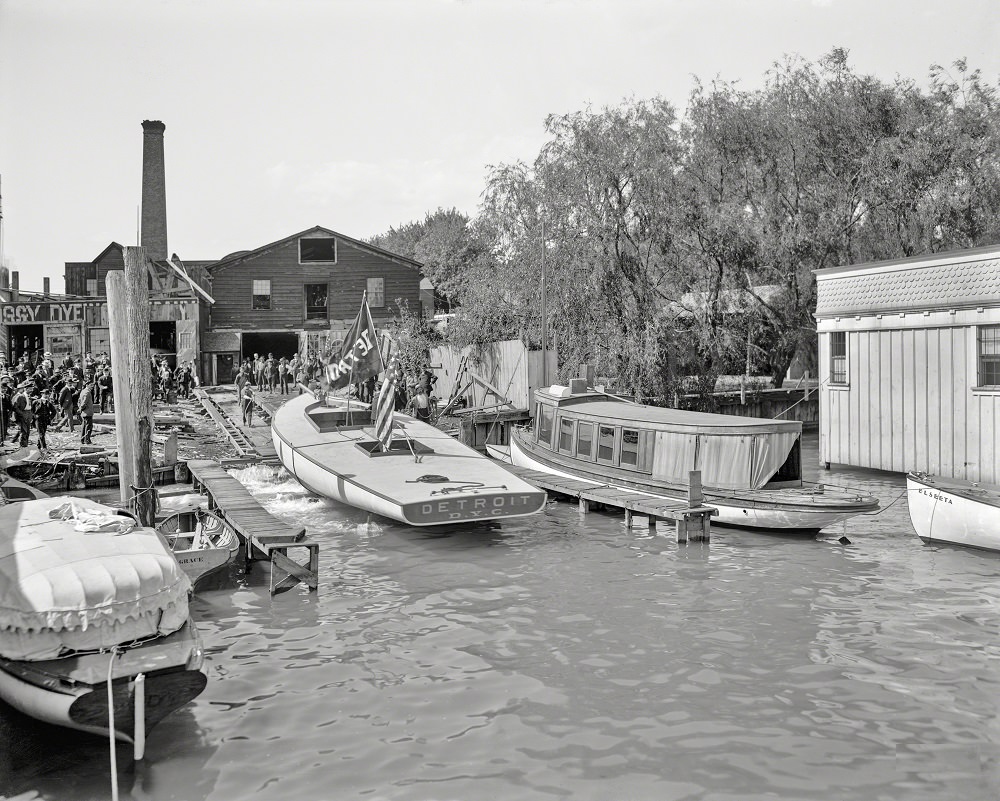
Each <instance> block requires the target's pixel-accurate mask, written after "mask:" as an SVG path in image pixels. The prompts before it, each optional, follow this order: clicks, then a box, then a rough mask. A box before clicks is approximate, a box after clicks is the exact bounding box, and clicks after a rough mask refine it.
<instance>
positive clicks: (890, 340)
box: [816, 245, 1000, 483]
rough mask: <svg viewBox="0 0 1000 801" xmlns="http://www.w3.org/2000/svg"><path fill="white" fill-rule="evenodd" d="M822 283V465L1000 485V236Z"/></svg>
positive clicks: (839, 274)
mask: <svg viewBox="0 0 1000 801" xmlns="http://www.w3.org/2000/svg"><path fill="white" fill-rule="evenodd" d="M816 280H817V302H816V321H817V331H818V335H819V376H820V390H819V391H820V413H819V419H820V428H819V459H820V463H821V464H826V465H830V464H831V463H837V464H846V465H853V466H857V467H869V468H876V469H879V470H891V471H896V472H906V471H910V470H918V471H923V472H927V473H932V474H936V475H941V476H947V477H952V478H961V479H966V480H971V481H984V482H990V483H1000V245H992V246H989V247H982V248H975V249H969V250H955V251H948V252H945V253H934V254H929V255H923V256H916V257H913V258H908V259H896V260H892V261H882V262H872V263H867V264H855V265H850V266H846V267H832V268H828V269H825V270H817V271H816Z"/></svg>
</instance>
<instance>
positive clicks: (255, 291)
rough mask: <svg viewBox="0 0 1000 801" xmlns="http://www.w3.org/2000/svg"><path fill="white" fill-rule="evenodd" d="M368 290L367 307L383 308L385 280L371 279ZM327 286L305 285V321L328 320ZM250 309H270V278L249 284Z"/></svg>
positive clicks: (367, 283) (367, 284)
mask: <svg viewBox="0 0 1000 801" xmlns="http://www.w3.org/2000/svg"><path fill="white" fill-rule="evenodd" d="M365 286H366V289H367V290H368V305H369V306H370V307H372V308H383V307H384V306H385V279H384V278H382V277H372V278H369V279H367V282H366V284H365ZM329 291H330V285H329V284H325V283H323V284H305V285H304V286H303V287H302V292H303V299H302V300H303V310H302V314H303V318H304V319H306V320H329V319H330V304H329ZM250 308H251V309H253V310H254V311H269V310H270V309H271V308H272V289H271V279H270V278H255V279H253V280H252V281H251V284H250Z"/></svg>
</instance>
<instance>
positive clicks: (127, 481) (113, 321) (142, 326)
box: [106, 247, 156, 526]
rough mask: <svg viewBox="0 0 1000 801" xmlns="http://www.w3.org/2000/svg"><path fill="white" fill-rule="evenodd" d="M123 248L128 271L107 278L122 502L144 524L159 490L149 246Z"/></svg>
mask: <svg viewBox="0 0 1000 801" xmlns="http://www.w3.org/2000/svg"><path fill="white" fill-rule="evenodd" d="M123 250H124V254H125V271H124V272H120V271H118V270H112V271H110V272H109V273H108V275H107V279H106V283H107V292H108V324H109V326H110V334H111V371H112V375H113V376H114V381H115V433H116V435H117V439H118V472H119V476H120V479H119V480H120V481H121V501H122V503H123V504H127V505H129V507H130V508H131V509H132V510H133V511H134V512H135V514H136V517H138V519H139V522H140V523H141V524H142V525H144V526H152V525H153V522H154V517H155V515H156V495H155V490H153V489H152V486H153V466H152V434H153V386H152V383H153V382H152V373H151V372H150V352H149V289H148V286H147V283H146V282H147V273H146V271H147V267H146V251H145V249H144V248H141V247H126V248H123ZM133 487H135V488H136V489H134V490H133V489H132V488H133Z"/></svg>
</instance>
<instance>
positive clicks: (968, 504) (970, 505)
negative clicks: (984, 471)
mask: <svg viewBox="0 0 1000 801" xmlns="http://www.w3.org/2000/svg"><path fill="white" fill-rule="evenodd" d="M906 502H907V505H908V506H909V511H910V522H911V523H912V524H913V529H914V531H916V533H917V536H918V537H920V539H921V540H923V541H924V542H926V543H935V542H942V543H947V544H950V545H961V546H964V547H967V548H978V549H980V550H987V551H1000V488H996V487H991V486H989V485H976V484H973V483H972V482H968V481H959V480H952V479H939V478H936V477H931V476H925V475H921V474H914V473H910V474H909V475H907V477H906Z"/></svg>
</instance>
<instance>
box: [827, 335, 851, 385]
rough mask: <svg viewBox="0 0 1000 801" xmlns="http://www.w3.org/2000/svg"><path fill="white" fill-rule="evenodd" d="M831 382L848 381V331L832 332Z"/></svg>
mask: <svg viewBox="0 0 1000 801" xmlns="http://www.w3.org/2000/svg"><path fill="white" fill-rule="evenodd" d="M830 383H831V384H846V383H847V332H846V331H832V332H831V333H830Z"/></svg>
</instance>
